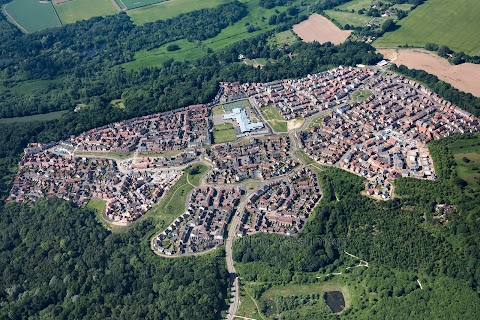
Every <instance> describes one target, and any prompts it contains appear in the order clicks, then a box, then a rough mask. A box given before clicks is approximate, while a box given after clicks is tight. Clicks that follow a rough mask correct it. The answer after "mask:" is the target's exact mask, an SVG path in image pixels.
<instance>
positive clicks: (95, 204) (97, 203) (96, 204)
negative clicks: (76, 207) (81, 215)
mask: <svg viewBox="0 0 480 320" xmlns="http://www.w3.org/2000/svg"><path fill="white" fill-rule="evenodd" d="M106 206H107V201H105V200H103V199H90V201H88V203H87V208H90V209H93V210H96V211H97V212H98V213H99V214H102V213H103V212H104V211H105V207H106Z"/></svg>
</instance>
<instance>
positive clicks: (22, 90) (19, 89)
mask: <svg viewBox="0 0 480 320" xmlns="http://www.w3.org/2000/svg"><path fill="white" fill-rule="evenodd" d="M61 81H62V79H55V80H32V81H23V82H20V83H19V84H17V85H15V86H13V87H10V88H7V87H4V86H2V85H1V84H0V93H4V92H11V93H13V94H17V95H27V94H31V93H33V92H34V91H37V90H52V89H54V88H58V84H59V83H61Z"/></svg>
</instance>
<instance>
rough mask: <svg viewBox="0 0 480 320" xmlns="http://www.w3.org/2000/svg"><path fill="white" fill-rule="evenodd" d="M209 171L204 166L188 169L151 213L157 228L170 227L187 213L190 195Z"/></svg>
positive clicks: (149, 215)
mask: <svg viewBox="0 0 480 320" xmlns="http://www.w3.org/2000/svg"><path fill="white" fill-rule="evenodd" d="M207 169H208V168H207V166H204V165H203V164H194V165H192V166H191V167H189V168H187V169H186V170H185V173H184V174H183V175H182V176H181V177H180V179H178V181H177V182H176V183H175V184H174V185H173V187H172V188H171V189H170V190H169V191H168V193H167V194H165V195H164V196H163V197H162V199H161V200H160V202H159V203H158V204H156V205H155V206H154V207H153V208H152V209H151V210H150V211H149V213H148V217H150V218H153V219H154V221H155V223H156V225H157V226H160V225H161V226H167V225H169V224H170V223H171V222H172V221H173V220H174V219H176V218H177V217H178V216H179V215H181V214H182V213H183V212H184V211H185V203H186V200H187V195H188V193H189V192H190V191H192V190H193V188H194V187H198V186H199V185H200V180H201V178H202V176H203V175H204V174H205V172H206V171H207Z"/></svg>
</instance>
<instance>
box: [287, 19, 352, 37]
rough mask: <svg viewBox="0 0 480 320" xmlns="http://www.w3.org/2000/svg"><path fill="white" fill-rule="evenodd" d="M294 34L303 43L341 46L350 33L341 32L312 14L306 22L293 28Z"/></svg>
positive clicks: (326, 20) (330, 23)
mask: <svg viewBox="0 0 480 320" xmlns="http://www.w3.org/2000/svg"><path fill="white" fill-rule="evenodd" d="M293 32H295V33H296V34H297V35H298V36H299V37H300V38H302V40H303V41H305V42H313V41H318V42H320V43H325V42H328V41H330V42H331V43H333V44H341V43H342V42H344V41H345V40H347V38H348V36H349V35H350V33H352V31H350V30H342V29H340V28H339V27H337V26H336V25H335V24H334V23H333V22H331V21H330V20H328V19H327V18H325V17H323V16H321V15H319V14H317V13H314V14H312V15H311V16H310V17H309V18H308V20H305V21H303V22H300V23H299V24H296V25H294V26H293Z"/></svg>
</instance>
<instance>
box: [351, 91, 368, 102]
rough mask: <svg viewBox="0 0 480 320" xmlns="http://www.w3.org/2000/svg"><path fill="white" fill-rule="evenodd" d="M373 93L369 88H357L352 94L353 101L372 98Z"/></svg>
mask: <svg viewBox="0 0 480 320" xmlns="http://www.w3.org/2000/svg"><path fill="white" fill-rule="evenodd" d="M371 96H372V93H371V92H370V91H367V90H357V91H355V92H354V93H353V94H352V101H354V102H363V101H365V100H367V99H368V98H370V97H371Z"/></svg>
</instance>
